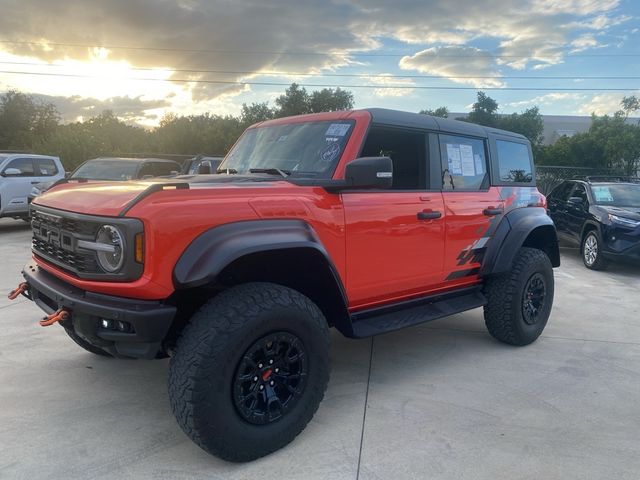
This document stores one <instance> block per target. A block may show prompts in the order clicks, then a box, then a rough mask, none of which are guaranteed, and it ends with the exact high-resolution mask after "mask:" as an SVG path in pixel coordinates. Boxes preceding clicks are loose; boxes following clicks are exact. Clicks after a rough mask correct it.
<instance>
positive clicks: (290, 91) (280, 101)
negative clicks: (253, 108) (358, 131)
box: [274, 83, 354, 118]
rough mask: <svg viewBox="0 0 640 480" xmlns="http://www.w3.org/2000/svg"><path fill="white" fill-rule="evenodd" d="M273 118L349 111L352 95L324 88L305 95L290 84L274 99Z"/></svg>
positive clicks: (351, 104) (303, 91)
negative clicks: (275, 107)
mask: <svg viewBox="0 0 640 480" xmlns="http://www.w3.org/2000/svg"><path fill="white" fill-rule="evenodd" d="M276 105H277V106H278V108H277V109H276V110H275V112H274V115H275V117H278V118H279V117H288V116H290V115H301V114H304V113H318V112H334V111H337V110H349V109H351V108H353V105H354V100H353V94H352V93H351V92H349V91H348V90H342V89H341V88H336V89H335V90H334V89H332V88H324V89H322V90H319V91H315V92H312V93H311V95H309V94H308V93H307V90H306V89H305V88H301V87H300V86H299V85H298V84H297V83H292V84H291V86H290V87H289V88H287V90H286V91H285V93H284V95H280V96H279V97H278V98H276Z"/></svg>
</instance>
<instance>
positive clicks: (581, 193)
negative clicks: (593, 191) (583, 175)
mask: <svg viewBox="0 0 640 480" xmlns="http://www.w3.org/2000/svg"><path fill="white" fill-rule="evenodd" d="M571 196H572V197H577V198H580V199H582V204H583V205H587V203H588V202H589V199H588V197H587V191H586V190H585V188H584V185H580V184H577V185H576V188H575V189H574V190H573V192H571Z"/></svg>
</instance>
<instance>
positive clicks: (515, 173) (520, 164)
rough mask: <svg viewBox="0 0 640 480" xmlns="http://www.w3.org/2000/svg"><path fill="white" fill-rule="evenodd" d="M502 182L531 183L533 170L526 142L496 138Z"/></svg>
mask: <svg viewBox="0 0 640 480" xmlns="http://www.w3.org/2000/svg"><path fill="white" fill-rule="evenodd" d="M496 146H497V148H498V169H499V175H500V181H501V182H509V183H531V182H532V181H533V172H532V169H531V163H532V162H531V156H530V155H529V148H528V147H527V145H526V144H524V143H516V142H509V141H506V140H496Z"/></svg>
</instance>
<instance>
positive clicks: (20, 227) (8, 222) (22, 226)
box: [0, 219, 31, 235]
mask: <svg viewBox="0 0 640 480" xmlns="http://www.w3.org/2000/svg"><path fill="white" fill-rule="evenodd" d="M30 229H31V224H30V223H28V222H25V221H23V220H13V219H0V235H1V234H3V233H13V232H24V231H25V230H30Z"/></svg>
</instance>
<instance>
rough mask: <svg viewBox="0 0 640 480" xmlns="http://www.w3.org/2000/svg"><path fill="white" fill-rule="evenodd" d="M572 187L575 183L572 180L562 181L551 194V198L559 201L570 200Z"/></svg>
mask: <svg viewBox="0 0 640 480" xmlns="http://www.w3.org/2000/svg"><path fill="white" fill-rule="evenodd" d="M572 188H573V183H571V182H564V183H561V184H560V185H558V186H557V187H556V188H554V189H553V191H552V192H551V193H550V194H549V199H550V200H556V201H558V202H566V201H567V200H569V194H570V193H571V189H572Z"/></svg>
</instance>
